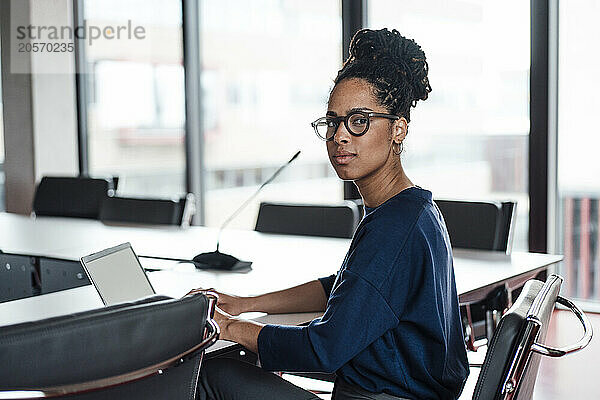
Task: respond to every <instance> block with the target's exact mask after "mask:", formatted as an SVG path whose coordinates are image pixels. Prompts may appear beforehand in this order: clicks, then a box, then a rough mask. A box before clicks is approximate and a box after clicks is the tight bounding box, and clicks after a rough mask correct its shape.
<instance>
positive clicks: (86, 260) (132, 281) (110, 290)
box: [81, 243, 155, 305]
mask: <svg viewBox="0 0 600 400" xmlns="http://www.w3.org/2000/svg"><path fill="white" fill-rule="evenodd" d="M81 264H82V265H83V268H84V269H85V271H86V273H87V275H88V277H89V278H90V281H91V282H92V284H93V285H94V286H95V287H96V290H98V293H99V294H100V297H101V298H102V301H103V302H104V304H106V305H112V304H115V303H122V302H125V301H133V300H137V299H140V298H142V297H146V296H149V295H152V294H154V293H155V292H154V289H153V288H152V285H151V284H150V281H149V280H148V277H147V276H146V273H145V271H144V269H143V268H142V265H141V264H140V261H139V260H138V258H137V256H136V255H135V253H134V252H133V249H132V248H131V244H129V243H123V244H120V245H118V246H115V247H111V248H109V249H106V250H102V251H100V252H98V253H94V254H90V255H89V256H86V257H82V258H81Z"/></svg>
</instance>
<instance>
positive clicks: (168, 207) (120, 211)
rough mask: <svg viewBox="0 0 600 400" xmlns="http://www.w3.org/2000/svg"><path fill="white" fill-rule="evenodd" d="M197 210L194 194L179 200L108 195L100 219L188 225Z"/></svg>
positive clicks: (118, 221)
mask: <svg viewBox="0 0 600 400" xmlns="http://www.w3.org/2000/svg"><path fill="white" fill-rule="evenodd" d="M194 212H195V204H194V196H193V195H192V194H191V193H189V194H188V195H187V196H185V197H182V198H180V199H179V200H169V199H150V198H134V197H117V196H110V197H106V198H105V199H104V200H103V201H102V203H101V205H100V215H99V219H100V220H101V221H102V222H105V223H125V224H128V223H129V224H154V225H180V226H188V225H189V224H190V223H191V220H192V216H193V215H194Z"/></svg>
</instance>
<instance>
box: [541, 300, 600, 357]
mask: <svg viewBox="0 0 600 400" xmlns="http://www.w3.org/2000/svg"><path fill="white" fill-rule="evenodd" d="M556 302H557V303H559V304H562V305H563V306H565V307H567V308H568V309H569V310H570V311H571V312H572V313H573V314H575V316H576V317H577V318H578V319H579V322H581V325H582V326H583V337H582V338H581V339H579V341H578V342H577V343H575V344H573V345H570V346H566V347H561V348H556V347H551V346H547V345H545V344H542V343H537V342H536V343H534V344H533V345H532V346H531V351H534V352H536V353H539V354H541V355H544V356H548V357H562V356H565V355H567V354H570V353H574V352H576V351H579V350H581V349H583V348H584V347H586V346H587V345H588V344H589V343H590V341H591V340H592V336H593V335H594V329H593V327H592V324H591V323H590V320H589V319H588V317H587V316H586V315H585V313H584V312H583V311H582V310H581V309H580V308H579V307H578V306H577V305H576V304H575V303H573V302H572V301H571V300H569V299H567V298H566V297H562V296H558V297H557V298H556Z"/></svg>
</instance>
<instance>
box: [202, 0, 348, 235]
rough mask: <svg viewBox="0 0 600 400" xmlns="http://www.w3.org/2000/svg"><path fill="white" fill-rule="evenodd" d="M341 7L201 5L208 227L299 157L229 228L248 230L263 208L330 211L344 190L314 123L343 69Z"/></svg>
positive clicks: (314, 0) (284, 0)
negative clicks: (327, 206) (290, 205)
mask: <svg viewBox="0 0 600 400" xmlns="http://www.w3.org/2000/svg"><path fill="white" fill-rule="evenodd" d="M339 7H340V6H339V2H333V1H320V0H307V1H296V0H281V1H274V0H257V1H245V0H205V1H202V2H201V11H200V16H201V22H200V29H201V32H200V39H201V42H202V43H201V46H200V47H201V51H202V55H201V59H202V63H203V65H202V90H203V105H204V124H205V126H204V149H205V154H204V158H205V164H204V168H205V177H206V185H205V186H206V194H205V196H206V197H205V204H206V215H205V220H206V224H207V225H209V226H219V225H221V224H222V223H223V221H224V220H225V219H226V218H227V217H228V215H229V214H231V213H232V212H233V211H234V210H235V209H236V208H237V207H238V206H239V205H240V204H241V203H243V202H244V201H245V200H246V199H247V198H248V197H250V196H251V194H252V193H254V191H255V190H256V189H257V187H258V185H259V184H260V183H262V182H263V181H264V180H266V179H267V178H268V177H269V176H270V175H271V174H272V173H273V172H274V171H275V170H276V169H277V168H278V167H279V166H280V165H281V164H283V163H284V162H286V161H287V160H289V159H290V157H291V156H292V155H294V154H295V153H296V151H298V150H301V151H302V154H301V155H300V157H298V159H297V160H296V161H295V162H294V163H293V164H292V165H290V166H289V168H287V170H286V171H285V172H283V173H282V174H281V175H280V176H279V177H278V178H277V179H276V180H275V181H274V182H273V183H272V184H271V185H269V186H267V187H265V190H264V191H263V193H262V194H261V195H260V196H259V198H258V199H256V201H255V202H254V203H253V204H252V205H251V206H250V207H249V208H248V209H247V210H246V211H245V212H244V213H242V214H240V215H239V217H238V218H237V219H236V220H235V221H233V222H232V224H231V226H235V227H238V228H247V229H252V228H253V227H254V223H255V219H256V214H257V212H258V204H259V202H260V201H261V200H265V199H268V200H270V201H289V202H295V203H300V202H313V203H315V202H316V203H331V202H337V201H341V200H342V199H343V186H342V182H341V181H340V180H339V179H338V178H337V176H336V174H335V172H334V170H333V168H332V167H331V166H330V164H329V161H328V158H327V153H326V148H325V144H324V143H323V142H322V141H320V140H319V139H318V138H317V137H316V136H315V135H314V132H313V131H312V128H311V126H310V122H311V121H313V120H315V119H316V118H318V117H320V116H322V115H324V114H325V111H326V110H327V99H328V95H329V90H330V89H331V87H332V84H333V79H334V78H335V74H336V72H337V71H338V69H339V68H340V66H341V53H342V49H341V32H342V29H341V13H340V9H339Z"/></svg>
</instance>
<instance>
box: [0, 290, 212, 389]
mask: <svg viewBox="0 0 600 400" xmlns="http://www.w3.org/2000/svg"><path fill="white" fill-rule="evenodd" d="M197 293H199V292H194V293H190V294H188V296H193V295H196V294H197ZM200 293H202V294H204V295H205V296H206V297H207V298H208V311H207V318H206V332H205V338H204V340H202V341H201V342H200V343H198V344H197V345H195V346H193V347H191V348H189V349H187V350H186V351H184V352H182V353H180V354H177V355H176V356H173V357H171V358H168V359H166V360H163V361H161V362H158V363H156V364H153V365H150V366H148V367H144V368H140V369H137V370H135V371H130V372H126V373H124V374H120V375H114V376H111V377H107V378H101V379H95V380H91V381H87V382H81V383H75V384H68V385H58V386H52V387H41V388H32V389H27V390H7V391H0V399H1V400H8V399H11V400H12V399H48V398H53V397H59V396H67V395H74V394H81V393H86V392H91V391H96V390H101V389H107V388H110V387H114V386H119V385H123V384H126V383H129V382H134V381H137V380H140V379H144V378H148V377H150V376H153V375H161V374H162V373H163V372H164V371H165V370H166V369H168V368H172V367H176V366H178V365H181V364H183V363H184V362H185V361H186V360H188V359H190V358H191V357H192V356H194V355H195V354H196V353H198V352H203V351H204V350H206V349H207V348H208V347H210V346H212V345H213V344H214V343H215V342H216V341H217V340H218V339H219V335H220V328H219V326H218V325H217V323H216V322H215V320H214V319H213V317H214V313H215V307H216V304H217V299H218V295H217V294H216V293H215V292H211V291H202V292H200ZM202 356H204V354H202ZM200 362H202V360H201V361H200Z"/></svg>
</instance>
